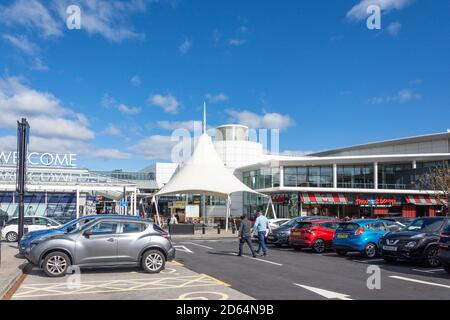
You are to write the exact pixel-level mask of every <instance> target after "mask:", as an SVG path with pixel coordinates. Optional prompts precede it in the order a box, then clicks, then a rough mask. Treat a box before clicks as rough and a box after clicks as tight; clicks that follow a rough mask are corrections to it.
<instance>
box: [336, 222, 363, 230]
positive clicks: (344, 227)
mask: <svg viewBox="0 0 450 320" xmlns="http://www.w3.org/2000/svg"><path fill="white" fill-rule="evenodd" d="M358 228H359V224H357V223H340V224H339V227H338V229H339V230H342V231H355V230H356V229H358Z"/></svg>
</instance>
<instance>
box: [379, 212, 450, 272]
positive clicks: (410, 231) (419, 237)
mask: <svg viewBox="0 0 450 320" xmlns="http://www.w3.org/2000/svg"><path fill="white" fill-rule="evenodd" d="M448 221H449V218H446V217H424V218H417V219H415V220H414V221H413V222H411V223H410V224H409V225H408V226H406V227H405V228H404V229H402V230H401V231H398V232H391V233H389V234H386V235H385V236H384V237H382V238H381V240H380V247H381V255H382V257H383V259H384V260H386V261H387V262H395V261H397V259H406V260H413V261H420V262H422V263H424V264H425V265H427V266H429V267H433V268H435V267H438V266H440V264H441V263H440V260H439V257H438V243H439V234H440V233H441V232H442V231H443V229H444V228H445V227H446V226H447V224H448Z"/></svg>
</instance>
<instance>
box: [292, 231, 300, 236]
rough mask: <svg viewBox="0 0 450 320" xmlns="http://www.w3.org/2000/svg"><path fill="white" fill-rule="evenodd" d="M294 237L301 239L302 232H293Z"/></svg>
mask: <svg viewBox="0 0 450 320" xmlns="http://www.w3.org/2000/svg"><path fill="white" fill-rule="evenodd" d="M292 235H293V236H296V237H299V236H301V235H302V233H301V232H292Z"/></svg>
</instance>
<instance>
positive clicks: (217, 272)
mask: <svg viewBox="0 0 450 320" xmlns="http://www.w3.org/2000/svg"><path fill="white" fill-rule="evenodd" d="M177 245H179V246H180V247H179V250H178V253H177V256H178V260H179V261H181V262H182V263H183V264H184V265H185V266H186V267H187V268H189V269H191V270H193V271H195V272H199V273H201V272H206V271H208V272H209V274H211V275H212V276H213V277H215V278H218V279H220V280H222V281H224V282H226V283H229V284H230V285H231V287H232V288H233V289H236V290H238V291H240V292H242V293H244V294H246V295H249V296H251V297H253V298H255V299H267V300H269V299H287V300H289V299H340V300H359V299H391V300H397V299H406V300H410V299H450V275H448V274H447V273H446V272H445V271H444V270H443V269H441V268H435V269H430V268H424V267H422V266H420V265H415V264H411V263H408V262H403V261H400V262H398V263H397V264H392V265H391V264H387V263H385V262H384V260H383V259H381V258H375V259H365V258H362V257H360V256H359V255H358V254H350V255H348V256H345V257H341V256H338V255H337V254H335V253H334V252H332V251H327V252H325V253H323V254H314V253H312V252H311V251H308V250H305V251H300V252H299V251H295V250H293V249H290V248H287V247H282V248H275V247H273V246H269V249H270V250H269V256H268V257H267V258H262V257H258V258H257V259H254V258H252V257H251V256H250V255H249V253H248V251H247V255H246V256H244V257H237V256H236V252H237V240H213V241H207V240H205V241H185V242H180V243H178V244H177ZM184 249H187V250H184ZM247 250H248V249H247ZM378 268H379V271H380V273H379V275H380V277H379V279H376V280H379V286H380V288H379V289H378V288H374V285H373V284H377V282H374V281H375V280H373V279H374V277H373V275H374V270H375V272H376V270H377V269H378ZM371 276H372V277H371ZM368 282H369V283H370V284H372V286H370V285H369V286H368ZM369 287H370V288H369Z"/></svg>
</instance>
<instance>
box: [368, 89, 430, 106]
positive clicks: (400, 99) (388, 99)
mask: <svg viewBox="0 0 450 320" xmlns="http://www.w3.org/2000/svg"><path fill="white" fill-rule="evenodd" d="M420 99H422V95H421V94H419V93H416V92H414V90H412V89H403V90H400V91H399V92H397V93H396V94H395V95H391V96H378V97H373V98H371V99H370V100H369V101H370V103H372V104H382V103H392V102H394V103H407V102H409V101H412V100H420Z"/></svg>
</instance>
